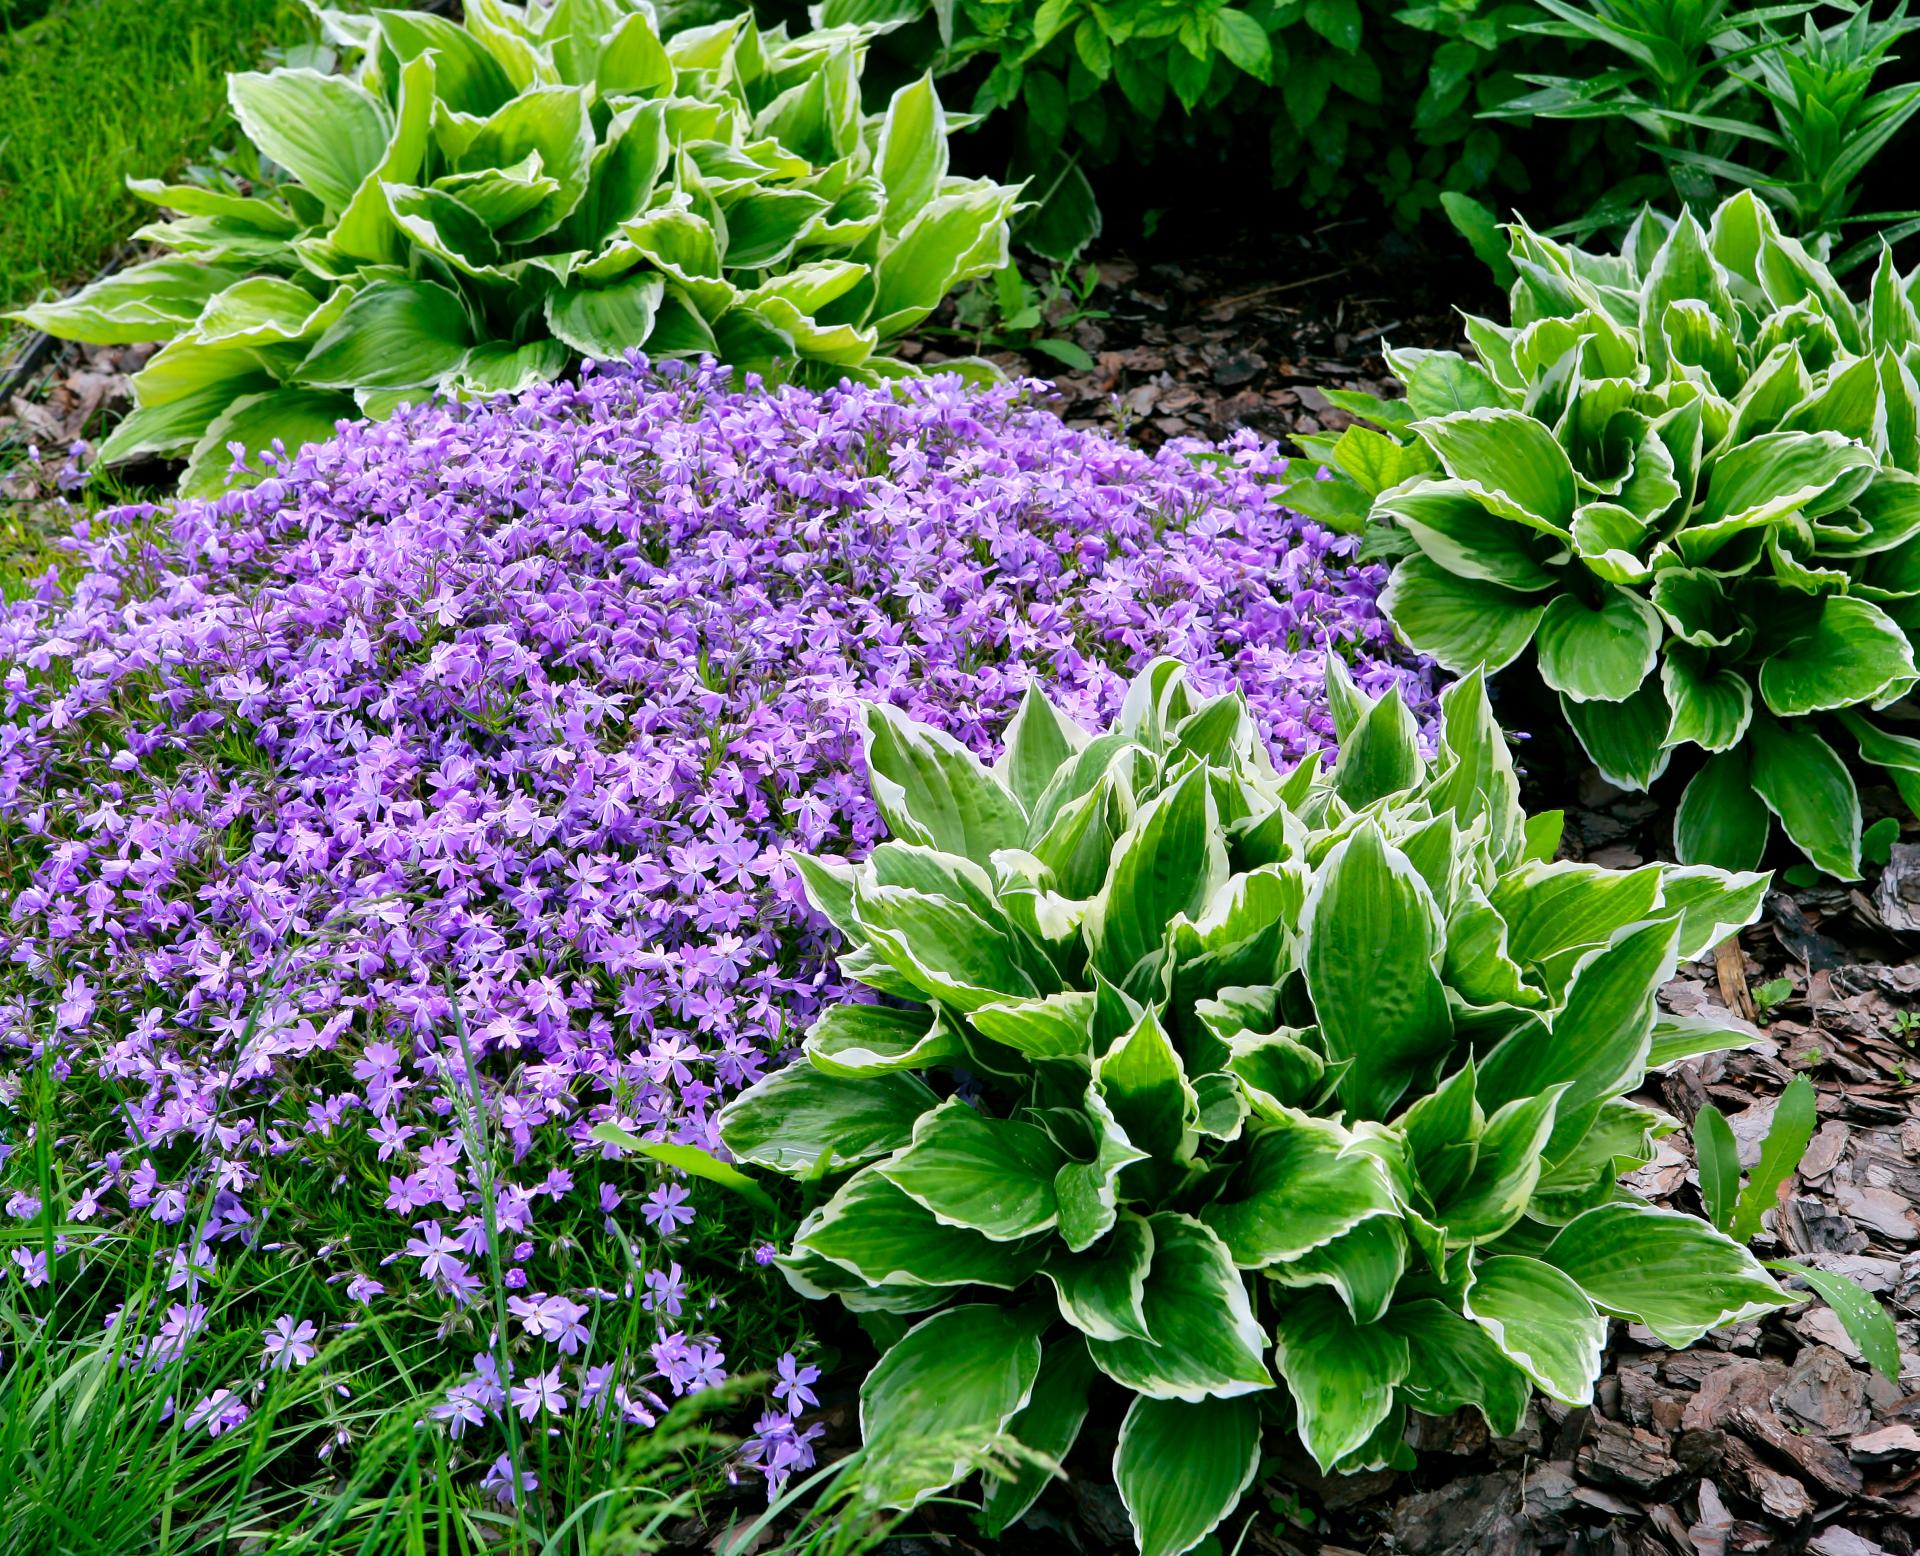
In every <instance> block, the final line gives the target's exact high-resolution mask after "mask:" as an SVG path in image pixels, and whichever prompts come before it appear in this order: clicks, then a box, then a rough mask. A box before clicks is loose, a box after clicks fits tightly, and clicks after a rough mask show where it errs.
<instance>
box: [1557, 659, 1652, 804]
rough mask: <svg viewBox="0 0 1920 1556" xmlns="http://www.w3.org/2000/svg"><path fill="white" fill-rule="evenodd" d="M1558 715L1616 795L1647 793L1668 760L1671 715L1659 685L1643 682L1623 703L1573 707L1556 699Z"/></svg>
mask: <svg viewBox="0 0 1920 1556" xmlns="http://www.w3.org/2000/svg"><path fill="white" fill-rule="evenodd" d="M1560 711H1561V712H1562V713H1563V714H1565V715H1566V719H1567V722H1568V723H1569V724H1570V725H1572V726H1573V733H1574V736H1575V737H1576V738H1577V739H1578V740H1579V742H1580V746H1581V749H1582V750H1584V751H1585V752H1586V753H1587V755H1588V757H1589V758H1590V759H1591V760H1592V762H1593V765H1594V766H1595V767H1597V768H1599V769H1600V776H1601V777H1602V778H1604V779H1606V780H1607V782H1608V783H1610V784H1612V785H1613V786H1614V787H1615V788H1617V789H1627V790H1630V791H1639V790H1645V789H1650V788H1652V787H1653V785H1654V784H1655V783H1656V782H1658V781H1659V778H1660V775H1661V774H1662V773H1664V772H1665V771H1666V770H1667V763H1668V762H1669V761H1670V760H1672V752H1671V751H1670V750H1668V748H1667V744H1666V740H1667V723H1668V721H1669V719H1670V718H1671V714H1670V712H1669V710H1668V708H1667V698H1666V693H1665V692H1664V691H1662V690H1661V686H1660V683H1659V681H1657V680H1655V679H1654V678H1653V677H1652V676H1648V677H1647V679H1646V680H1645V681H1643V682H1642V683H1641V686H1640V690H1638V691H1637V692H1635V693H1634V694H1633V695H1632V696H1631V697H1629V698H1627V699H1626V700H1625V701H1624V702H1575V701H1574V700H1573V698H1571V697H1567V696H1562V697H1561V699H1560Z"/></svg>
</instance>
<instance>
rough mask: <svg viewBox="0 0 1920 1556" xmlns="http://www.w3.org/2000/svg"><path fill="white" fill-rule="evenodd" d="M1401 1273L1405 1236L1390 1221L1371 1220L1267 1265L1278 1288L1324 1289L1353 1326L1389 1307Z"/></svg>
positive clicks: (1404, 1267)
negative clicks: (1293, 1256)
mask: <svg viewBox="0 0 1920 1556" xmlns="http://www.w3.org/2000/svg"><path fill="white" fill-rule="evenodd" d="M1406 1272H1407V1234H1406V1233H1405V1232H1404V1231H1403V1230H1402V1229H1401V1225H1400V1222H1399V1221H1398V1220H1396V1219H1394V1218H1393V1217H1390V1216H1374V1217H1372V1218H1370V1219H1369V1220H1366V1221H1362V1222H1361V1223H1360V1224H1359V1225H1358V1226H1356V1227H1354V1228H1353V1230H1352V1231H1350V1232H1342V1233H1341V1234H1340V1235H1339V1236H1338V1237H1336V1238H1335V1239H1334V1240H1333V1241H1332V1242H1330V1243H1322V1244H1321V1245H1320V1246H1319V1247H1318V1248H1315V1249H1313V1250H1312V1251H1311V1252H1310V1253H1303V1254H1301V1255H1300V1257H1299V1258H1297V1259H1294V1260H1291V1261H1289V1262H1288V1263H1285V1264H1274V1265H1269V1266H1268V1268H1267V1279H1268V1280H1270V1281H1273V1282H1274V1283H1276V1284H1277V1285H1281V1286H1325V1287H1327V1288H1329V1289H1330V1290H1332V1291H1333V1293H1334V1294H1335V1295H1336V1296H1338V1297H1339V1298H1340V1300H1341V1301H1342V1302H1344V1303H1345V1304H1346V1307H1347V1311H1348V1312H1349V1313H1351V1314H1352V1315H1353V1320H1354V1322H1355V1323H1357V1324H1371V1323H1373V1322H1375V1321H1376V1320H1378V1319H1379V1318H1380V1317H1381V1316H1382V1315H1383V1314H1384V1313H1385V1312H1386V1311H1387V1309H1388V1308H1389V1307H1390V1306H1391V1305H1392V1303H1393V1294H1394V1291H1395V1290H1396V1289H1397V1288H1398V1286H1399V1284H1400V1277H1401V1276H1402V1275H1404V1274H1406Z"/></svg>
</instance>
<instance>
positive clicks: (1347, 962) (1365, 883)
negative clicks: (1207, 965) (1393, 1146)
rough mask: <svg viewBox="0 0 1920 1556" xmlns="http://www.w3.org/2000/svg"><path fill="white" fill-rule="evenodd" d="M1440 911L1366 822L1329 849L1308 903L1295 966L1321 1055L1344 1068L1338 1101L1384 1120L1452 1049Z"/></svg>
mask: <svg viewBox="0 0 1920 1556" xmlns="http://www.w3.org/2000/svg"><path fill="white" fill-rule="evenodd" d="M1442 934H1443V931H1442V926H1441V920H1440V912H1439V909H1438V907H1437V905H1436V904H1435V902H1434V900H1433V894H1432V892H1430V891H1429V890H1428V889H1427V885H1426V882H1424V881H1423V880H1421V878H1420V876H1419V874H1418V872H1417V871H1415V869H1414V868H1413V865H1412V864H1411V862H1410V861H1409V860H1408V859H1407V856H1406V855H1405V854H1403V853H1401V852H1400V850H1399V849H1397V848H1394V847H1392V846H1390V845H1389V844H1388V843H1387V841H1386V839H1385V838H1384V837H1382V836H1381V834H1380V831H1379V829H1378V827H1376V826H1375V825H1374V824H1373V823H1372V822H1370V821H1369V822H1365V823H1362V824H1361V825H1360V826H1359V827H1357V828H1356V829H1355V830H1354V832H1353V833H1352V835H1351V836H1349V837H1348V838H1346V839H1345V840H1344V841H1342V842H1341V843H1339V844H1338V845H1336V846H1335V848H1334V850H1333V852H1332V853H1330V854H1329V855H1328V856H1327V859H1326V861H1325V863H1324V864H1322V866H1321V867H1320V871H1319V873H1318V875H1317V876H1316V877H1315V880H1314V883H1313V888H1312V890H1311V892H1310V893H1309V894H1308V897H1307V904H1306V908H1305V911H1304V919H1303V924H1302V929H1301V938H1302V940H1303V941H1304V942H1305V945H1304V949H1303V952H1302V955H1301V966H1302V968H1303V970H1304V972H1305V974H1306V980H1307V990H1308V993H1309V995H1310V996H1311V998H1312V1000H1313V1007H1314V1010H1315V1012H1316V1013H1317V1015H1318V1016H1319V1018H1320V1032H1321V1036H1322V1037H1323V1039H1324V1040H1325V1043H1326V1051H1327V1056H1328V1058H1330V1059H1332V1060H1334V1061H1335V1062H1339V1061H1341V1060H1350V1061H1351V1065H1350V1067H1349V1069H1348V1070H1347V1072H1346V1074H1345V1075H1344V1076H1343V1077H1342V1078H1341V1082H1340V1096H1341V1099H1342V1101H1343V1102H1344V1103H1345V1104H1346V1107H1347V1109H1348V1111H1349V1112H1350V1113H1352V1114H1354V1115H1355V1116H1358V1117H1361V1118H1384V1117H1385V1116H1386V1115H1387V1112H1388V1110H1389V1109H1390V1108H1391V1107H1392V1105H1393V1104H1394V1102H1396V1101H1397V1100H1398V1099H1399V1097H1400V1096H1401V1094H1402V1093H1403V1092H1405V1090H1406V1089H1407V1087H1408V1086H1409V1085H1410V1084H1412V1083H1413V1082H1414V1081H1415V1080H1416V1079H1417V1078H1418V1077H1419V1076H1421V1075H1422V1074H1423V1073H1425V1072H1427V1071H1428V1070H1429V1069H1430V1068H1432V1067H1434V1066H1437V1064H1438V1062H1439V1059H1440V1057H1441V1056H1442V1055H1443V1054H1445V1053H1446V1052H1447V1051H1448V1049H1449V1048H1450V1047H1451V1046H1452V1042H1453V1023H1452V1018H1451V1017H1450V1016H1449V1014H1448V1011H1447V1002H1446V991H1445V989H1444V987H1443V986H1442V984H1441V982H1440V977H1439V974H1438V973H1437V972H1436V971H1435V963H1436V962H1437V960H1438V958H1439V952H1440V948H1441V944H1442Z"/></svg>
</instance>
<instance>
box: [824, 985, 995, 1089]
mask: <svg viewBox="0 0 1920 1556" xmlns="http://www.w3.org/2000/svg"><path fill="white" fill-rule="evenodd" d="M806 1053H807V1060H808V1062H809V1063H811V1064H812V1065H813V1067H814V1068H815V1069H816V1070H824V1071H825V1072H826V1073H827V1074H829V1075H848V1076H863V1075H882V1074H885V1073H886V1072H888V1071H890V1070H931V1069H934V1068H936V1067H938V1066H940V1065H944V1064H947V1063H949V1062H951V1061H953V1060H955V1059H959V1058H962V1057H964V1055H965V1054H966V1045H965V1044H964V1043H963V1042H962V1041H961V1039H960V1034H959V1033H958V1032H957V1031H955V1030H954V1028H953V1025H952V1023H951V1022H948V1021H946V1020H945V1019H943V1018H942V1017H941V1016H940V1015H939V1014H938V1013H937V1012H931V1011H927V1010H924V1009H919V1010H899V1009H896V1008H894V1007H892V1006H889V1005H856V1004H853V1003H852V1002H851V1001H849V1002H848V1003H846V1004H843V1005H835V1006H834V1007H833V1008H832V1009H831V1010H829V1011H827V1013H826V1014H825V1015H823V1016H822V1017H821V1018H820V1019H819V1020H818V1021H816V1022H814V1024H813V1025H812V1026H811V1027H810V1028H809V1029H808V1031H807V1041H806Z"/></svg>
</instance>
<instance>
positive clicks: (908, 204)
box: [874, 71, 947, 233]
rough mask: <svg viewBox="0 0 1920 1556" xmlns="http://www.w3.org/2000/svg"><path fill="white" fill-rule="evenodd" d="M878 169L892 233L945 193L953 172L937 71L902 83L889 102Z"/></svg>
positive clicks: (877, 154) (876, 157)
mask: <svg viewBox="0 0 1920 1556" xmlns="http://www.w3.org/2000/svg"><path fill="white" fill-rule="evenodd" d="M874 170H875V172H876V173H877V174H878V176H879V179H880V185H881V187H882V188H883V189H885V190H886V192H887V217H886V228H887V231H888V232H890V233H894V232H898V231H899V230H900V229H901V228H902V227H904V226H905V225H906V224H907V223H908V222H909V221H911V220H912V219H913V218H914V217H915V216H917V215H919V214H920V212H921V211H922V210H924V209H925V208H926V206H927V205H928V204H929V202H931V201H932V199H933V197H934V195H935V194H937V193H938V192H939V189H940V181H941V179H943V178H944V177H946V173H947V127H946V115H945V113H944V112H943V110H942V109H941V106H940V94H939V93H938V92H936V91H935V90H934V86H933V73H932V72H931V71H928V72H927V73H926V74H925V75H923V76H921V77H920V79H919V80H918V81H911V82H909V83H908V84H907V85H905V86H903V87H901V88H900V89H899V91H897V92H895V93H894V94H893V98H892V100H891V101H890V102H889V103H888V104H887V112H886V117H885V118H884V119H882V120H881V123H880V141H879V144H878V146H877V148H876V150H875V153H874Z"/></svg>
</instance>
